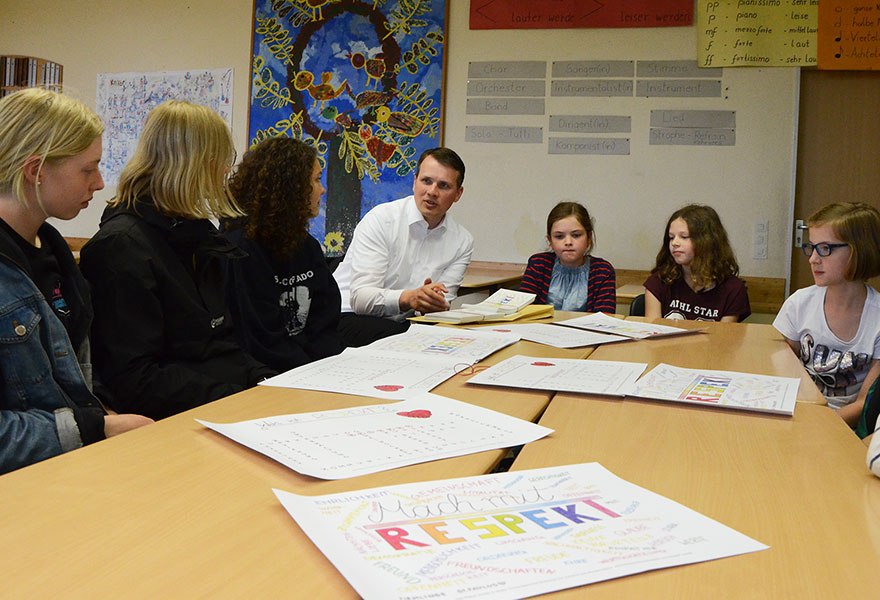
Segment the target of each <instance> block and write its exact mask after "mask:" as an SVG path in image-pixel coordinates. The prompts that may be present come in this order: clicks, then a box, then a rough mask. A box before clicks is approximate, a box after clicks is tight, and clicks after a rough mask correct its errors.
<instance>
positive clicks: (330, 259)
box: [324, 254, 345, 273]
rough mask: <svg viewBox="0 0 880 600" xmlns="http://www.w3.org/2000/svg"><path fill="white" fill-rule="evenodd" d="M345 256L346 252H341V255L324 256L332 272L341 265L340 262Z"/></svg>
mask: <svg viewBox="0 0 880 600" xmlns="http://www.w3.org/2000/svg"><path fill="white" fill-rule="evenodd" d="M343 258H345V255H344V254H340V255H339V256H327V257H325V258H324V260H326V261H327V267H329V269H330V272H331V273H332V272H333V271H335V270H336V267H338V266H339V263H341V262H342V259H343Z"/></svg>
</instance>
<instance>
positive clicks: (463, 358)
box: [361, 323, 520, 365]
mask: <svg viewBox="0 0 880 600" xmlns="http://www.w3.org/2000/svg"><path fill="white" fill-rule="evenodd" d="M519 339H520V338H519V336H518V335H515V334H512V333H506V334H502V333H497V332H494V331H490V330H489V329H488V328H486V329H477V330H470V329H467V330H463V329H452V328H450V327H432V326H431V325H420V324H418V323H413V324H412V325H410V327H409V329H408V330H407V331H406V332H405V333H401V334H398V335H393V336H391V337H386V338H382V339H381V340H377V341H375V342H373V343H372V344H370V345H369V346H366V348H369V351H370V352H372V351H376V350H378V351H382V352H401V353H403V354H406V355H411V354H424V355H427V356H437V357H449V358H452V359H454V360H455V362H457V363H464V362H466V363H468V364H471V365H472V364H474V363H476V362H479V361H480V360H482V359H484V358H486V357H487V356H489V355H490V354H492V353H494V352H497V351H498V350H500V349H502V348H505V347H507V346H510V345H511V344H514V343H516V342H518V341H519ZM361 350H363V349H361Z"/></svg>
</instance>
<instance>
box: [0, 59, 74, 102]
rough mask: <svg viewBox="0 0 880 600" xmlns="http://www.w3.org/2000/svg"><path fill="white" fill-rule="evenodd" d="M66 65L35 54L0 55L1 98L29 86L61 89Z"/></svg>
mask: <svg viewBox="0 0 880 600" xmlns="http://www.w3.org/2000/svg"><path fill="white" fill-rule="evenodd" d="M63 75H64V67H62V66H61V65H59V64H58V63H55V62H52V61H50V60H45V59H42V58H36V57H34V56H16V55H7V56H0V98H2V97H3V96H6V95H8V94H11V93H12V92H14V91H17V90H20V89H24V88H27V87H42V88H48V89H50V90H56V91H60V90H61V82H62V80H63Z"/></svg>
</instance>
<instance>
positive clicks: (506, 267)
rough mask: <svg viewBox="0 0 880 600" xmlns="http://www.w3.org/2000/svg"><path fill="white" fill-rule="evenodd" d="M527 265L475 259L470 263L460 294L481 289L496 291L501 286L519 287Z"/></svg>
mask: <svg viewBox="0 0 880 600" xmlns="http://www.w3.org/2000/svg"><path fill="white" fill-rule="evenodd" d="M525 270H526V266H525V265H521V264H515V263H499V262H486V261H474V262H471V264H469V265H468V268H467V271H465V273H464V281H462V283H461V287H460V291H459V295H461V294H464V293H470V292H475V291H480V290H487V291H489V292H494V291H496V290H498V288H500V287H514V288H516V287H519V282H520V281H521V280H522V276H523V273H524V272H525Z"/></svg>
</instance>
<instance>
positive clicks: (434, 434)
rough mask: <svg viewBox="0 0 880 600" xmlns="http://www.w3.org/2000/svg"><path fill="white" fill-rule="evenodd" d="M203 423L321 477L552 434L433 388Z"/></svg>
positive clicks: (341, 476) (336, 476)
mask: <svg viewBox="0 0 880 600" xmlns="http://www.w3.org/2000/svg"><path fill="white" fill-rule="evenodd" d="M196 420H197V421H199V423H201V424H202V425H204V426H205V427H209V428H211V429H213V430H214V431H217V432H219V433H222V434H223V435H225V436H226V437H228V438H230V439H232V440H235V441H236V442H238V443H239V444H242V445H243V446H247V447H248V448H250V449H252V450H256V451H257V452H261V453H262V454H265V455H266V456H268V457H269V458H272V459H274V460H277V461H278V462H280V463H281V464H283V465H284V466H286V467H288V468H290V469H293V470H294V471H297V472H298V473H302V474H303V475H311V476H312V477H318V478H320V479H344V478H346V477H357V476H358V475H366V474H367V473H376V472H378V471H386V470H388V469H396V468H397V467H403V466H406V465H413V464H416V463H421V462H427V461H430V460H437V459H441V458H449V457H451V456H462V455H464V454H472V453H474V452H483V451H485V450H494V449H496V448H509V447H511V446H520V445H522V444H527V443H529V442H532V441H534V440H537V439H539V438H542V437H544V436H545V435H547V434H548V433H551V432H552V431H553V430H552V429H547V428H546V427H542V426H540V425H535V424H534V423H530V422H528V421H523V420H522V419H517V418H515V417H511V416H508V415H505V414H503V413H499V412H496V411H494V410H489V409H487V408H481V407H479V406H474V405H472V404H468V403H466V402H459V401H457V400H452V399H449V398H444V397H443V396H437V395H436V394H427V393H426V394H422V395H420V396H417V397H415V398H411V399H409V400H403V401H401V402H394V403H391V404H378V405H374V406H359V407H356V408H344V409H339V410H326V411H321V412H312V413H303V414H296V415H283V416H278V417H268V418H265V419H255V420H253V421H243V422H240V423H228V424H221V423H209V422H207V421H200V420H198V419H196Z"/></svg>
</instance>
